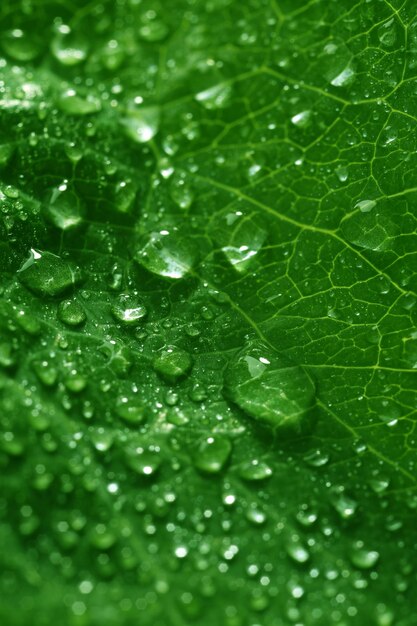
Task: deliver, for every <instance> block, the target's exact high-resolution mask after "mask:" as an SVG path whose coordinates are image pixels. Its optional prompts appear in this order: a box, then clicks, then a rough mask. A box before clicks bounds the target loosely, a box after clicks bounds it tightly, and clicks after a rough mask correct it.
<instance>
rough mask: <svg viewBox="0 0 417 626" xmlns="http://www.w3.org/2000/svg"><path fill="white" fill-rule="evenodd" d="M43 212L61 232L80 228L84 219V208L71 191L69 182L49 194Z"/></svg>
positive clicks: (65, 181) (63, 183)
mask: <svg viewBox="0 0 417 626" xmlns="http://www.w3.org/2000/svg"><path fill="white" fill-rule="evenodd" d="M43 210H44V213H45V215H46V217H47V218H48V219H49V221H50V222H52V224H54V226H56V227H57V228H60V229H61V230H68V229H69V228H74V227H76V226H79V225H80V224H81V223H82V221H83V217H84V207H82V206H81V204H80V201H79V199H78V198H77V196H76V194H75V193H74V192H73V191H72V190H71V189H70V187H69V185H68V181H67V180H64V181H63V182H62V183H60V184H59V185H58V186H57V187H54V188H53V189H51V190H50V191H49V192H48V193H47V195H46V197H45V200H44V203H43Z"/></svg>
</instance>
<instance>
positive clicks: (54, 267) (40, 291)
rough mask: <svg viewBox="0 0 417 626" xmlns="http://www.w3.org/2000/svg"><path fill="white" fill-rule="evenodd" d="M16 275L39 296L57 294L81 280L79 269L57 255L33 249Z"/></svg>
mask: <svg viewBox="0 0 417 626" xmlns="http://www.w3.org/2000/svg"><path fill="white" fill-rule="evenodd" d="M18 276H19V280H20V282H21V283H22V284H23V285H25V287H27V288H28V289H30V290H31V291H33V292H34V293H35V294H37V295H39V296H58V295H60V294H62V293H64V292H65V291H68V290H69V289H70V288H71V287H74V286H75V285H77V284H79V283H80V282H81V280H82V276H81V273H80V271H79V270H78V269H77V268H76V267H73V266H71V265H70V264H69V263H67V262H66V261H64V260H63V259H61V258H60V257H59V256H56V255H55V254H51V253H50V252H39V251H37V250H33V249H32V250H31V252H30V256H29V259H28V260H27V261H26V262H25V263H24V264H23V265H22V267H21V268H20V270H19V273H18Z"/></svg>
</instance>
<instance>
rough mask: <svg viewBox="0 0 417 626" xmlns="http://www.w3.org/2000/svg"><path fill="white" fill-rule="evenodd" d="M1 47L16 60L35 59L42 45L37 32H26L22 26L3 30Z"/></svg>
mask: <svg viewBox="0 0 417 626" xmlns="http://www.w3.org/2000/svg"><path fill="white" fill-rule="evenodd" d="M1 47H2V48H3V50H4V52H5V53H6V54H7V55H8V56H9V57H10V58H11V59H13V60H14V61H20V62H23V63H25V62H27V61H33V60H34V59H36V57H37V56H38V55H39V54H40V52H41V49H42V46H41V41H40V40H39V39H38V37H37V36H36V33H33V32H30V33H26V32H25V31H23V30H21V29H20V28H14V29H13V30H9V31H6V32H3V33H2V35H1Z"/></svg>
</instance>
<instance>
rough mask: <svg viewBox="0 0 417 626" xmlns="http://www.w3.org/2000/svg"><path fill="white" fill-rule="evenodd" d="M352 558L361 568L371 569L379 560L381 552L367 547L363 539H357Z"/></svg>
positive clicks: (351, 554)
mask: <svg viewBox="0 0 417 626" xmlns="http://www.w3.org/2000/svg"><path fill="white" fill-rule="evenodd" d="M350 560H351V561H352V563H353V565H355V567H357V568H359V569H371V568H372V567H374V565H376V563H377V562H378V560H379V553H378V552H377V551H376V550H368V549H367V548H365V547H364V544H363V541H357V542H356V543H355V544H354V546H353V549H352V552H351V553H350Z"/></svg>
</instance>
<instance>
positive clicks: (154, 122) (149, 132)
mask: <svg viewBox="0 0 417 626" xmlns="http://www.w3.org/2000/svg"><path fill="white" fill-rule="evenodd" d="M120 123H121V124H122V126H123V128H124V130H125V133H126V135H127V136H128V137H129V138H130V139H133V141H135V142H136V143H147V142H148V141H150V140H151V139H152V138H153V137H155V135H156V133H157V132H158V130H159V109H158V107H143V108H137V109H127V110H126V112H125V115H124V117H123V118H122V119H121V120H120Z"/></svg>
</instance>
